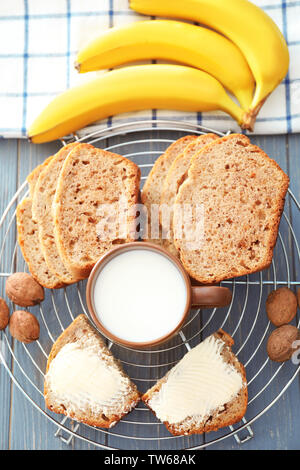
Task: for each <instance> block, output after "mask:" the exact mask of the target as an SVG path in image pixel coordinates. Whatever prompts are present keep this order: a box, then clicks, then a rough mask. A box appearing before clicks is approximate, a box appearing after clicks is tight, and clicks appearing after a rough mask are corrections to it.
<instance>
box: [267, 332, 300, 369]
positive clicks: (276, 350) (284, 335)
mask: <svg viewBox="0 0 300 470" xmlns="http://www.w3.org/2000/svg"><path fill="white" fill-rule="evenodd" d="M299 340H300V330H298V328H296V327H295V326H292V325H282V326H280V327H279V328H276V330H274V331H272V333H271V334H270V336H269V338H268V342H267V353H268V356H269V358H270V359H271V360H272V361H275V362H285V361H288V360H289V359H291V357H292V355H293V353H294V352H295V351H298V350H299V349H300V345H299V344H296V343H295V344H294V341H296V342H297V341H299ZM293 344H294V346H293Z"/></svg>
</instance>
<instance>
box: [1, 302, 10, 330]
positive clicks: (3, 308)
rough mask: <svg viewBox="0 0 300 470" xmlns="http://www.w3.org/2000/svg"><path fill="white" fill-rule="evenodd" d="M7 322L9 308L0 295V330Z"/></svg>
mask: <svg viewBox="0 0 300 470" xmlns="http://www.w3.org/2000/svg"><path fill="white" fill-rule="evenodd" d="M8 322H9V308H8V306H7V303H6V302H5V300H4V299H2V297H0V330H4V329H5V328H6V327H7V325H8Z"/></svg>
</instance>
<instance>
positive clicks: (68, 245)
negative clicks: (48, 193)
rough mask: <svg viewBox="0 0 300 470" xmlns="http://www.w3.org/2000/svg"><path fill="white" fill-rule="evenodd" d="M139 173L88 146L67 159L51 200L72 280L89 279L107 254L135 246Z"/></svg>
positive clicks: (124, 160) (58, 239)
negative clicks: (113, 249)
mask: <svg viewBox="0 0 300 470" xmlns="http://www.w3.org/2000/svg"><path fill="white" fill-rule="evenodd" d="M139 184H140V169H139V167H138V166H137V165H135V163H133V162H132V161H130V160H128V159H127V158H124V157H122V156H120V155H116V154H113V153H111V152H106V151H104V150H101V149H98V148H95V147H93V146H92V145H89V144H79V145H77V146H76V147H75V148H74V149H73V150H72V151H71V152H70V153H69V155H68V156H67V158H66V159H65V161H64V164H63V167H62V169H61V171H60V175H59V178H58V182H57V187H56V193H55V196H54V200H53V207H52V210H53V217H54V234H55V241H56V245H57V248H58V252H59V255H60V257H61V259H62V261H63V263H64V264H65V266H66V267H67V268H68V270H69V271H70V272H71V273H72V275H73V276H74V277H76V278H77V279H84V278H86V277H88V275H89V273H90V271H91V269H92V268H93V266H94V265H95V263H96V262H97V260H98V259H99V258H100V257H101V256H102V255H103V254H104V253H105V252H106V251H108V250H110V249H111V248H113V247H114V246H118V245H120V244H122V243H127V242H131V241H134V240H135V239H136V238H137V234H136V227H135V224H136V213H135V209H136V207H135V206H136V204H137V203H138V198H139Z"/></svg>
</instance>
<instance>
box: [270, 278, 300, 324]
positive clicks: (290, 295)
mask: <svg viewBox="0 0 300 470" xmlns="http://www.w3.org/2000/svg"><path fill="white" fill-rule="evenodd" d="M266 310H267V315H268V318H269V320H270V322H272V323H273V325H275V326H281V325H286V324H287V323H289V322H291V321H292V320H293V318H294V317H295V316H296V313H297V298H296V295H295V294H294V292H293V291H292V290H291V289H289V288H288V287H280V288H279V289H276V290H274V291H273V292H271V293H270V294H269V295H268V298H267V301H266Z"/></svg>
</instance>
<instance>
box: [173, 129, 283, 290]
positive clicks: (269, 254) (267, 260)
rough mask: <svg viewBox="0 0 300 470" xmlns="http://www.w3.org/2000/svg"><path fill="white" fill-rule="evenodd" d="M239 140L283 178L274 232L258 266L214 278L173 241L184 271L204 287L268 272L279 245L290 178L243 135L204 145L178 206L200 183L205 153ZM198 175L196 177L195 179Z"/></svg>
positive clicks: (197, 156)
mask: <svg viewBox="0 0 300 470" xmlns="http://www.w3.org/2000/svg"><path fill="white" fill-rule="evenodd" d="M234 139H235V140H238V141H239V142H240V144H241V146H244V147H248V148H250V149H251V153H252V154H253V155H254V154H256V155H259V158H261V159H262V160H263V161H264V163H266V164H267V165H268V166H269V168H271V167H272V168H273V169H275V170H276V171H278V174H280V175H281V183H280V187H279V188H278V197H277V202H276V204H275V206H274V215H273V217H272V220H271V222H272V230H270V231H269V239H268V246H267V248H266V250H265V254H264V256H263V257H261V258H260V260H259V263H258V264H257V266H256V267H255V268H248V267H247V266H245V267H241V266H239V269H238V271H236V270H230V269H228V271H227V272H226V274H222V275H214V276H213V277H205V275H203V273H201V272H200V273H199V272H198V271H197V270H195V269H193V268H192V267H191V265H190V263H189V262H188V258H189V257H190V256H189V255H188V253H185V248H184V246H183V244H182V242H181V240H180V239H176V238H175V240H174V244H175V246H176V249H177V250H178V251H179V252H180V259H181V262H182V263H183V265H184V267H185V269H186V270H187V272H188V273H189V275H190V276H191V277H192V278H194V279H196V280H197V281H199V282H201V283H202V284H211V283H213V284H215V283H219V282H221V281H222V280H224V279H228V278H234V277H239V276H243V275H247V274H251V273H254V272H258V271H261V270H263V269H266V268H268V267H269V266H270V264H271V262H272V258H273V249H274V246H275V244H276V240H277V236H278V228H279V223H280V219H281V215H282V212H283V209H284V203H285V196H286V192H287V190H288V186H289V177H288V176H287V175H286V174H285V173H284V172H283V170H282V169H281V168H280V166H279V165H278V164H277V162H275V161H274V160H272V159H271V158H270V157H269V156H268V155H267V154H266V153H265V152H264V151H263V150H261V149H260V148H259V147H257V146H256V145H253V144H251V142H250V140H249V139H248V137H246V136H244V135H242V134H230V135H229V136H226V137H223V138H221V139H218V140H216V141H215V142H213V143H210V144H208V145H207V146H205V147H204V148H203V149H202V150H201V151H200V152H199V153H198V154H196V155H195V156H194V157H193V158H192V161H191V165H190V168H189V171H188V178H187V179H186V180H185V181H184V183H183V184H182V185H181V187H180V189H179V192H178V195H177V197H176V201H175V204H179V205H180V204H181V203H182V201H183V200H184V197H185V196H184V194H185V192H187V191H190V189H191V190H192V191H193V188H195V184H201V172H200V171H199V170H198V168H197V162H198V161H200V160H199V159H201V157H203V155H205V152H207V151H208V150H211V149H213V148H214V149H216V150H218V149H217V148H218V146H220V145H222V144H223V143H224V142H225V143H226V142H230V141H232V140H234ZM196 175H197V176H196ZM202 249H205V246H204V247H202Z"/></svg>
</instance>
